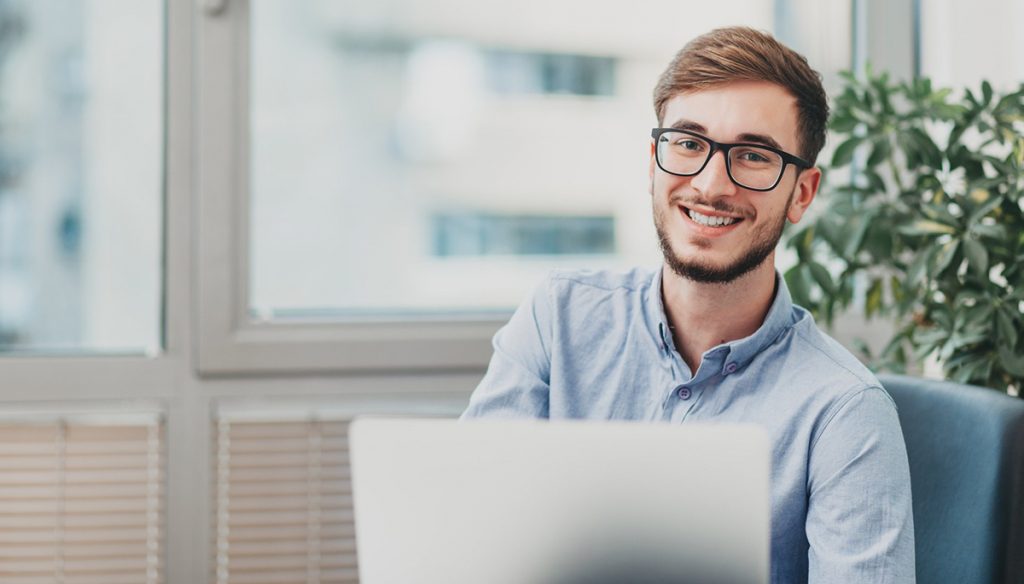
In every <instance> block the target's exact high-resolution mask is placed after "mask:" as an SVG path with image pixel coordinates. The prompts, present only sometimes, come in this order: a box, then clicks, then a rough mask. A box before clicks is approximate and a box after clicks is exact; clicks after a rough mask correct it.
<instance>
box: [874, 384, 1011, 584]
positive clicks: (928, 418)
mask: <svg viewBox="0 0 1024 584" xmlns="http://www.w3.org/2000/svg"><path fill="white" fill-rule="evenodd" d="M879 379H880V380H881V382H882V385H883V386H884V387H885V389H886V390H887V391H888V392H889V394H890V395H891V396H892V398H893V400H894V401H895V402H896V407H897V408H898V410H899V418H900V425H901V426H902V427H903V436H904V438H905V439H906V442H907V456H908V458H909V460H910V478H911V483H912V485H911V488H912V492H913V499H914V536H915V541H916V552H917V581H918V582H919V583H920V584H947V583H948V584H1009V583H1011V582H1012V583H1015V584H1019V583H1022V582H1024V400H1020V399H1015V398H1012V397H1009V396H1006V395H1004V394H1000V393H999V392H997V391H993V390H990V389H983V388H979V387H972V386H966V385H959V384H955V383H949V382H942V381H933V380H925V379H918V378H913V377H907V376H901V375H881V376H879Z"/></svg>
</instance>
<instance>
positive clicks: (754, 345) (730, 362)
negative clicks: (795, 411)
mask: <svg viewBox="0 0 1024 584" xmlns="http://www.w3.org/2000/svg"><path fill="white" fill-rule="evenodd" d="M661 282H662V268H661V267H659V269H657V270H655V271H654V278H653V281H652V282H651V287H650V288H649V289H648V299H647V306H648V307H650V310H651V312H652V314H651V321H652V322H655V323H657V327H658V330H657V333H658V334H659V336H660V337H661V342H662V346H663V347H664V348H665V349H666V350H668V349H670V348H674V347H675V343H674V342H673V340H672V333H671V331H670V329H669V324H668V317H667V316H666V313H665V305H664V302H663V300H662V295H661ZM796 320H797V319H796V315H795V314H794V311H793V299H792V297H791V296H790V294H789V287H787V286H786V280H785V278H783V277H782V276H781V275H779V273H778V272H777V271H776V272H775V298H774V299H773V300H772V304H771V306H770V307H769V308H768V313H767V314H766V315H765V317H764V322H762V323H761V326H760V327H758V329H757V330H756V331H754V333H753V334H751V335H750V336H748V337H745V338H742V339H737V340H735V341H730V342H728V343H724V344H722V345H718V346H716V347H713V348H711V349H709V350H708V351H707V353H705V355H711V354H716V353H721V354H722V355H723V356H724V358H723V359H722V361H721V367H722V374H723V375H729V374H731V373H735V372H736V371H737V370H739V369H740V368H742V367H744V366H746V365H747V364H748V363H749V362H750V361H751V360H752V359H753V358H754V357H756V356H757V354H758V353H760V352H761V351H763V350H764V349H765V348H767V347H768V346H769V345H771V344H772V343H774V342H775V340H776V339H778V338H779V335H781V334H782V333H783V332H785V331H786V330H787V329H789V327H791V326H793V324H794V323H795V322H796Z"/></svg>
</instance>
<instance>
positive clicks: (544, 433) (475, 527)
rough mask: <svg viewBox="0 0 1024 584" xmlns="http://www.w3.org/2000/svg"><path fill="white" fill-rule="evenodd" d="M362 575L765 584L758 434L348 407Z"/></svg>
mask: <svg viewBox="0 0 1024 584" xmlns="http://www.w3.org/2000/svg"><path fill="white" fill-rule="evenodd" d="M350 449H351V465H352V481H353V496H354V505H355V522H356V538H357V547H358V561H359V574H360V582H361V584H410V583H416V584H442V583H443V584H481V583H486V584H612V583H617V584H625V583H629V584H655V583H657V584H669V583H672V584H690V583H693V584H698V583H699V584H765V583H767V582H768V562H769V493H768V488H769V458H768V440H767V436H766V434H765V433H764V432H763V430H761V429H760V428H757V427H753V426H740V425H696V424H693V425H685V426H672V425H667V424H640V423H620V422H602V423H593V422H547V421H467V422H458V421H455V420H437V419H432V420H423V419H366V418H364V419H359V420H356V421H355V422H354V423H353V424H352V426H351V429H350Z"/></svg>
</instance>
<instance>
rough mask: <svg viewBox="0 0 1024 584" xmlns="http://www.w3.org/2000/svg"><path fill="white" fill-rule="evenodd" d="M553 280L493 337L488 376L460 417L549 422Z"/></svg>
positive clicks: (540, 289)
mask: <svg viewBox="0 0 1024 584" xmlns="http://www.w3.org/2000/svg"><path fill="white" fill-rule="evenodd" d="M550 290H551V278H548V279H546V280H545V281H544V282H543V283H542V284H541V285H540V286H538V287H537V289H536V290H535V291H534V293H533V295H532V296H531V297H530V298H529V299H528V300H527V301H526V302H524V303H523V304H522V305H521V306H520V307H519V308H518V309H517V310H516V311H515V313H514V314H513V315H512V318H511V319H510V320H509V321H508V324H506V325H505V326H504V327H502V328H501V329H500V330H499V331H498V332H497V333H495V335H494V339H493V341H492V343H491V344H492V345H493V347H494V354H493V355H492V357H491V362H490V364H489V365H488V366H487V373H486V375H484V378H483V380H481V381H480V384H479V385H478V386H477V388H476V390H475V391H474V392H473V395H472V396H471V397H470V400H469V406H468V407H467V408H466V411H465V412H463V413H462V419H464V420H465V419H470V418H547V417H548V403H549V402H548V398H549V391H548V390H549V383H550V380H551V339H552V334H551V330H552V325H553V320H552V310H551V306H552V303H551V298H550V294H551V292H550Z"/></svg>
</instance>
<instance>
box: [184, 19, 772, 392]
mask: <svg viewBox="0 0 1024 584" xmlns="http://www.w3.org/2000/svg"><path fill="white" fill-rule="evenodd" d="M652 11H653V12H654V13H657V14H659V15H660V16H659V18H656V19H653V20H652V19H651V17H650V15H651V14H652ZM736 14H741V15H743V16H742V18H741V19H739V20H737V19H736V18H735V15H736ZM541 15H543V17H541ZM727 16H728V18H727ZM772 16H773V13H772V10H771V6H770V5H766V4H764V3H761V2H755V1H750V2H744V3H742V9H737V10H736V11H730V14H729V15H725V14H722V13H721V12H720V11H718V10H717V9H715V8H713V7H711V6H710V5H709V6H703V7H695V6H690V5H685V6H684V5H680V4H679V3H672V2H662V3H657V5H656V6H654V5H650V6H649V5H644V6H643V7H640V6H636V5H630V4H621V3H617V4H615V3H613V4H607V5H600V6H594V5H593V4H592V3H580V2H579V0H558V1H557V2H555V3H554V4H551V3H550V2H547V3H544V4H543V5H540V4H537V5H533V4H528V5H523V6H516V7H513V6H511V5H508V4H507V3H504V2H498V1H490V0H488V1H486V2H483V3H482V4H481V3H476V4H474V5H473V8H472V10H466V7H465V5H463V4H462V3H460V2H458V1H457V0H443V1H441V2H440V3H432V4H430V5H429V7H428V5H425V4H423V3H418V2H413V1H408V0H400V1H398V2H389V3H373V2H365V3H359V2H357V3H351V2H349V3H337V2H329V1H326V0H317V1H310V2H302V3H298V4H296V3H287V2H276V1H271V0H264V1H254V2H240V3H237V4H236V3H232V4H231V8H230V9H229V10H228V11H226V12H225V13H223V14H222V15H220V16H218V17H216V18H215V19H214V20H213V21H211V22H210V24H209V28H210V30H220V31H221V32H222V33H223V34H222V36H221V37H218V38H221V39H222V40H221V41H218V43H228V44H216V46H217V47H218V49H217V50H211V51H209V52H208V53H204V54H203V55H201V56H200V57H199V62H200V67H202V68H203V70H205V73H204V74H203V75H202V77H201V81H200V83H201V87H200V89H199V90H200V92H201V93H202V96H201V97H200V100H199V101H200V103H201V104H204V105H203V111H202V112H201V120H200V121H199V124H198V127H199V128H202V131H203V133H204V136H206V137H207V139H204V140H203V141H202V142H201V148H203V151H202V152H200V153H199V154H198V160H199V161H200V165H202V166H204V167H205V168H206V169H207V171H206V172H201V173H200V176H201V181H200V189H201V193H200V196H199V204H200V209H199V216H200V217H203V218H204V220H205V223H206V224H207V225H208V226H209V227H207V228H205V229H203V231H202V234H201V242H200V249H201V251H200V257H201V258H202V260H203V261H204V268H203V275H202V281H201V282H200V306H201V307H200V310H201V314H200V317H199V323H200V326H201V327H202V332H201V333H200V341H201V348H200V359H201V365H200V367H201V369H202V371H203V372H205V373H229V372H237V371H248V372H253V371H288V370H292V371H295V370H304V371H309V370H318V371H337V370H352V369H363V370H367V369H368V370H381V369H384V370H389V369H390V370H395V369H416V370H421V371H422V370H434V371H436V370H459V369H462V370H465V369H467V368H471V369H479V368H482V367H483V366H484V365H485V364H486V361H487V359H488V357H489V354H490V350H489V339H490V337H491V336H492V335H493V333H494V332H495V330H497V328H498V327H499V326H500V324H501V323H502V322H503V321H504V319H506V318H507V316H508V314H510V313H511V310H512V309H513V308H514V307H515V306H516V305H517V304H518V303H519V302H520V301H521V300H522V299H523V298H524V297H525V296H526V294H528V292H529V291H530V290H531V289H532V288H533V287H534V286H535V285H536V283H537V282H538V281H539V280H540V279H541V278H542V277H543V276H544V275H545V274H546V273H547V272H549V271H550V270H551V269H552V268H560V267H586V268H623V267H627V266H634V265H656V264H657V262H658V261H659V259H660V252H659V249H658V244H657V240H656V237H655V234H654V230H653V228H652V225H651V218H650V208H649V203H648V201H647V199H648V198H649V196H648V195H647V184H646V182H647V163H648V141H649V135H648V130H649V128H650V127H652V126H653V124H654V120H653V118H654V116H653V115H652V109H651V108H652V106H651V98H650V92H651V88H652V87H653V84H654V82H655V81H656V79H657V77H658V75H659V74H660V73H661V71H662V69H663V68H664V66H665V63H667V62H668V60H669V59H670V58H671V56H672V55H673V54H674V53H675V52H676V51H677V50H678V49H679V42H680V39H685V38H687V37H688V35H696V34H698V33H700V32H704V31H706V30H708V29H709V28H713V27H715V26H721V25H724V24H737V23H744V24H748V25H751V26H754V27H757V28H761V29H770V28H771V23H772ZM229 23H230V25H231V26H230V27H226V28H225V26H226V25H228V24H229ZM211 46H212V45H211ZM226 49H227V50H226ZM226 79H231V80H237V82H238V83H237V84H236V85H231V86H230V90H227V91H220V92H214V91H213V90H211V89H207V86H208V85H213V86H217V85H221V86H223V83H224V80H226ZM225 193H227V194H229V195H230V197H231V199H230V200H223V199H221V198H220V197H223V196H224V194H225ZM470 215H472V216H475V217H477V218H478V219H473V220H469V219H468V216H470ZM473 221H476V225H475V226H474V225H473V224H472V223H473ZM474 230H476V234H474V233H473V231H474ZM484 231H486V232H487V233H486V235H482V236H481V235H480V234H481V233H483V232H484ZM492 231H493V232H492ZM470 239H473V240H474V243H469V241H470ZM225 259H227V261H228V264H227V265H228V266H229V267H228V269H225V264H224V263H223V260H225ZM285 339H288V340H287V341H285ZM282 343H284V344H282ZM300 347H301V348H300Z"/></svg>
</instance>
